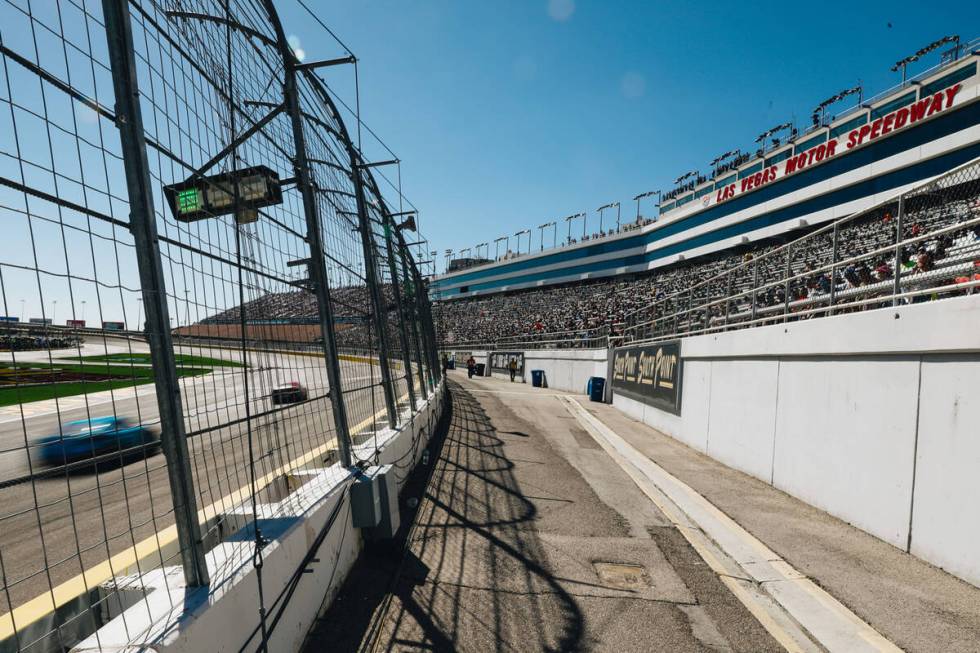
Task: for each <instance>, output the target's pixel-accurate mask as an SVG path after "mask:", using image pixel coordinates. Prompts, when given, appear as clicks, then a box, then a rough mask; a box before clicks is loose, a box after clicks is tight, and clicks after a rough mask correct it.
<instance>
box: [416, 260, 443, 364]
mask: <svg viewBox="0 0 980 653" xmlns="http://www.w3.org/2000/svg"><path fill="white" fill-rule="evenodd" d="M410 267H411V271H412V277H413V278H414V280H415V297H416V301H417V302H418V307H419V317H420V318H421V320H422V327H423V328H422V334H423V337H424V339H427V340H428V345H427V346H426V348H425V349H426V355H427V356H428V357H429V369H430V370H431V373H432V376H433V377H434V378H435V379H436V382H438V381H439V379H441V378H442V369H441V368H440V367H439V352H438V350H437V341H436V334H435V326H434V323H433V321H432V311H430V310H429V297H428V295H427V294H426V291H425V284H423V283H422V277H421V276H419V273H418V270H417V269H416V268H415V262H414V261H412V262H411V266H410Z"/></svg>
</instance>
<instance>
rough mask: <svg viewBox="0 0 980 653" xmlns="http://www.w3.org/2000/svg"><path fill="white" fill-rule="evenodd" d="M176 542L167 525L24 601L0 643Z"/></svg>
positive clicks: (0, 629)
mask: <svg viewBox="0 0 980 653" xmlns="http://www.w3.org/2000/svg"><path fill="white" fill-rule="evenodd" d="M407 396H408V394H407V393H406V394H405V395H403V396H402V397H401V398H400V399H399V401H402V400H403V399H405V398H406V397H407ZM385 412H386V411H385V410H379V411H378V412H377V413H375V414H374V415H372V416H371V417H368V418H366V419H364V420H363V421H361V422H359V423H358V424H357V425H355V426H354V428H352V429H351V433H352V434H359V433H361V431H363V430H364V429H365V428H366V427H367V426H368V425H369V424H370V423H372V422H374V421H375V420H376V419H377V418H378V417H380V416H382V415H384V413H385ZM331 448H332V447H330V446H329V445H326V444H324V445H320V446H319V447H316V448H315V449H313V450H312V451H310V452H308V453H306V454H303V455H302V456H299V457H297V458H295V459H293V460H291V461H289V462H288V463H286V464H285V465H282V466H281V467H279V468H278V469H276V470H274V471H272V472H269V473H268V474H266V475H265V476H263V477H262V478H259V479H256V480H255V489H256V492H259V491H261V490H262V489H264V488H265V487H266V486H268V485H269V484H270V483H272V481H274V480H275V479H276V478H278V477H279V476H280V475H282V474H285V473H288V472H290V471H292V470H294V469H297V468H298V467H301V466H303V465H306V464H307V463H309V462H311V461H313V460H315V459H316V458H318V457H320V456H322V455H323V454H325V453H326V452H327V451H329V450H330V449H331ZM251 494H252V492H251V487H250V485H246V486H244V487H241V488H239V489H237V490H235V491H234V492H231V493H229V494H227V495H225V496H223V497H221V499H219V500H217V501H215V502H214V503H212V504H210V505H208V506H207V507H205V508H203V509H201V510H199V511H198V512H197V519H198V522H200V523H202V524H204V523H207V521H208V520H209V519H210V518H211V517H214V516H215V515H218V514H220V513H222V512H224V510H225V509H226V508H227V507H229V506H237V505H239V504H240V503H242V502H243V501H244V500H245V499H248V498H249V497H251ZM176 541H177V527H176V526H168V527H167V528H165V529H163V530H162V531H158V532H156V533H154V534H153V535H150V536H149V537H147V538H146V539H144V540H142V541H140V542H137V543H136V544H135V545H133V546H132V547H129V548H127V549H124V550H123V551H120V552H119V553H117V554H115V555H113V556H112V557H110V558H109V559H108V560H104V561H103V562H100V563H98V564H97V565H95V566H94V567H92V568H90V569H87V570H84V571H82V573H80V574H78V575H77V576H75V577H73V578H70V579H69V580H66V581H65V582H63V583H61V584H59V585H57V586H55V587H54V588H52V589H51V591H50V592H45V593H43V594H40V595H38V596H36V597H34V598H33V599H31V600H30V601H27V602H26V603H23V604H21V605H19V606H18V607H16V608H14V609H13V610H12V611H11V612H8V613H6V614H4V615H0V641H2V640H4V639H7V638H8V637H12V636H13V635H14V632H15V631H14V624H16V625H17V628H18V629H23V628H25V627H26V626H28V625H30V624H32V623H34V622H36V621H39V620H40V619H43V618H44V617H45V616H47V615H48V614H50V613H51V612H53V611H54V610H56V609H58V608H59V607H61V606H62V605H65V604H66V603H69V602H70V601H73V600H75V599H76V598H78V597H79V596H81V595H82V594H84V593H85V592H87V591H89V590H90V589H92V588H95V587H98V586H99V585H101V584H102V583H104V582H105V581H107V580H109V579H110V578H112V577H113V576H116V575H120V574H126V573H129V570H130V569H132V568H134V567H136V565H137V564H138V563H140V562H142V561H144V560H146V559H147V558H149V557H150V556H152V555H153V554H155V553H156V552H158V551H160V550H161V549H162V548H163V547H165V546H168V545H170V544H172V543H174V542H176Z"/></svg>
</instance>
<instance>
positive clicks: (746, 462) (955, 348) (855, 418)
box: [613, 296, 980, 585]
mask: <svg viewBox="0 0 980 653" xmlns="http://www.w3.org/2000/svg"><path fill="white" fill-rule="evenodd" d="M682 355H683V358H684V387H683V396H682V403H681V415H680V416H676V415H672V414H670V413H666V412H664V411H661V410H658V409H656V408H652V407H649V406H645V405H643V404H641V403H639V402H636V401H633V400H630V399H628V398H625V397H620V396H617V397H614V400H613V402H614V404H615V405H616V406H617V407H618V408H620V409H622V410H623V411H624V412H626V413H627V414H629V415H631V416H633V417H635V418H636V419H638V420H641V421H643V422H645V423H647V424H649V425H650V426H652V427H654V428H656V429H658V430H660V431H663V432H664V433H666V434H668V435H671V436H673V437H675V438H677V439H679V440H681V441H683V442H685V443H686V444H688V445H689V446H691V447H692V448H695V449H697V450H699V451H702V452H704V453H706V454H708V455H710V456H712V457H713V458H715V459H717V460H719V461H721V462H723V463H725V464H727V465H729V466H731V467H734V468H736V469H739V470H742V471H744V472H746V473H747V474H751V475H752V476H755V477H756V478H759V479H761V480H763V481H765V482H767V483H771V484H772V485H774V486H775V487H777V488H779V489H781V490H784V491H786V492H788V493H789V494H792V495H793V496H796V497H798V498H800V499H802V500H804V501H806V502H807V503H810V504H812V505H814V506H816V507H818V508H821V509H823V510H826V511H827V512H829V513H831V514H833V515H835V516H837V517H839V518H841V519H843V520H845V521H847V522H850V523H852V524H854V525H855V526H857V527H858V528H861V529H862V530H865V531H867V532H868V533H871V534H872V535H875V536H877V537H879V538H881V539H883V540H885V541H886V542H889V543H891V544H893V545H895V546H896V547H899V548H901V549H903V550H906V551H909V552H911V553H912V554H914V555H916V556H919V557H921V558H923V559H924V560H927V561H928V562H931V563H932V564H935V565H937V566H939V567H942V568H943V569H946V570H947V571H949V572H950V573H952V574H954V575H956V576H959V577H960V578H963V579H964V580H967V581H968V582H971V583H973V584H975V585H980V546H978V545H977V542H980V510H976V509H975V508H974V506H975V504H976V499H977V497H980V473H978V470H980V296H973V297H961V298H956V299H950V300H945V301H942V302H935V303H926V304H917V305H914V306H903V307H899V308H897V309H891V310H877V311H865V312H861V313H852V314H846V315H841V316H837V317H832V318H825V319H819V320H808V321H801V322H792V323H788V324H785V325H783V324H780V325H773V326H767V327H760V328H756V329H750V330H743V331H734V332H731V333H725V334H712V335H705V336H698V337H693V338H687V339H685V340H684V342H683V344H682Z"/></svg>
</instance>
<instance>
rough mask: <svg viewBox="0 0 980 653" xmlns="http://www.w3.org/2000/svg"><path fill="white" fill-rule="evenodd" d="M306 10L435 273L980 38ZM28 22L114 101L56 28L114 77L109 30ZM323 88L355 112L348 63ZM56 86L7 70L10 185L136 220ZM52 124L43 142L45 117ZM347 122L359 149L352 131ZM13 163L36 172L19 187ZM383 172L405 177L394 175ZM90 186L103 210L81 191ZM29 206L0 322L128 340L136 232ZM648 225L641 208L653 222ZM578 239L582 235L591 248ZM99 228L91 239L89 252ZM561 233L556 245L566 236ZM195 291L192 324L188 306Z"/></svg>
mask: <svg viewBox="0 0 980 653" xmlns="http://www.w3.org/2000/svg"><path fill="white" fill-rule="evenodd" d="M306 2H307V4H308V5H309V6H310V7H311V8H312V9H313V10H314V11H315V12H316V13H317V16H318V17H319V18H321V19H322V20H323V21H324V22H325V23H326V24H327V25H328V26H329V27H330V28H331V29H332V30H333V31H334V32H335V33H336V34H337V35H338V36H339V37H340V38H341V39H342V40H343V41H344V42H345V43H346V44H347V45H348V46H349V47H350V48H351V50H352V51H353V52H354V53H355V54H356V55H357V56H358V58H359V60H360V63H359V66H358V70H359V76H360V90H361V107H362V116H363V118H364V120H365V122H366V123H367V124H368V125H369V126H370V127H371V128H372V129H374V130H375V131H376V132H377V133H378V134H380V135H381V136H382V137H383V138H384V139H385V141H386V142H387V143H388V144H389V145H390V146H391V148H392V149H393V150H394V151H395V152H396V153H397V156H399V157H400V158H401V159H402V161H403V165H402V180H403V184H404V190H405V193H406V195H407V196H408V197H409V198H410V200H411V201H412V202H413V203H414V205H415V206H416V207H418V208H419V209H421V211H422V213H421V215H422V218H421V227H422V231H423V233H424V235H425V236H427V237H428V238H429V239H430V242H431V249H434V250H437V251H438V252H439V255H438V257H437V259H438V264H439V269H440V270H441V269H442V266H443V263H444V257H443V255H442V252H443V251H444V250H445V249H446V248H452V249H454V250H457V251H459V250H460V249H462V248H465V247H472V246H473V245H475V244H477V243H480V242H485V241H490V242H492V241H493V239H495V238H497V237H498V236H502V235H509V236H511V237H512V239H511V249H515V248H516V239H514V238H513V234H514V233H515V232H517V231H519V230H523V229H525V228H531V229H532V230H533V234H532V235H533V245H532V246H533V248H535V249H537V248H538V244H539V240H538V239H539V232H538V230H537V229H536V226H537V225H539V224H541V223H544V222H549V221H552V220H556V219H559V220H560V219H561V218H562V217H563V216H566V215H569V214H573V213H580V212H583V211H587V212H588V214H589V218H590V223H589V225H588V226H589V231H590V232H592V231H595V230H597V229H598V221H597V218H596V214H595V209H596V207H598V206H600V205H602V204H606V203H608V202H614V201H620V202H622V206H623V214H624V216H629V217H631V216H633V215H634V212H635V205H634V203H633V202H632V199H631V198H632V197H633V196H634V195H636V194H637V193H639V192H643V191H647V190H651V189H664V190H668V189H669V188H670V184H671V181H672V180H673V179H675V178H676V177H677V176H678V175H680V174H682V173H684V172H687V171H689V170H692V169H695V168H698V169H700V170H702V171H707V169H708V162H709V161H710V160H711V159H712V158H714V157H715V156H716V155H718V154H720V153H722V152H725V151H727V150H731V149H734V148H736V147H738V148H742V149H743V150H748V149H750V148H751V147H752V143H753V140H754V138H755V136H756V135H757V134H759V133H760V132H762V131H764V130H766V129H768V128H769V127H772V126H774V125H776V124H778V123H782V122H785V121H787V120H795V121H796V123H797V125H799V126H803V125H805V124H806V122H807V120H808V116H809V115H810V113H811V111H812V109H813V107H814V106H815V105H816V104H817V103H818V102H820V101H821V100H822V99H824V98H826V97H828V96H830V95H832V94H834V93H836V92H837V91H840V90H841V89H844V88H847V87H850V86H853V85H855V84H857V83H859V82H861V83H863V84H864V86H865V88H866V89H867V92H868V94H874V93H877V92H880V91H882V90H885V89H887V88H889V87H890V86H892V85H894V84H895V83H897V82H898V81H899V76H898V75H897V74H896V73H892V72H890V71H889V68H890V67H891V65H892V63H893V62H895V61H896V60H898V59H900V58H902V57H903V56H905V55H907V54H909V53H911V52H914V51H915V50H917V49H918V48H920V47H921V46H923V45H925V44H927V43H930V42H932V41H933V40H935V39H938V38H940V37H942V36H944V35H946V34H950V33H959V34H960V35H961V36H962V37H963V38H964V40H969V39H972V38H974V37H977V36H980V29H976V28H975V27H974V26H977V27H980V20H978V19H980V5H977V4H976V3H972V4H971V3H960V4H959V5H957V4H955V3H940V4H937V5H933V6H930V7H929V8H928V11H926V10H924V9H923V6H922V5H921V4H902V3H900V2H891V3H878V4H868V3H848V4H844V3H838V4H836V5H834V4H826V3H825V4H822V5H820V7H819V10H817V9H816V6H815V5H812V6H803V5H799V4H789V5H785V4H776V3H770V4H766V3H759V2H754V3H741V4H712V3H703V2H702V3H697V4H694V3H676V4H668V3H652V2H625V1H614V0H605V1H599V0H494V1H492V2H476V1H475V0H306ZM96 5H97V3H96ZM96 5H93V6H96ZM276 5H277V7H279V11H280V15H281V18H282V21H283V24H284V28H285V30H286V33H287V34H289V35H291V39H292V41H293V42H294V43H295V46H294V47H298V48H301V49H303V50H304V51H305V57H306V59H307V60H314V59H326V58H333V57H337V56H341V55H343V54H344V50H343V48H342V46H341V45H340V44H338V43H337V42H336V41H335V40H334V39H333V38H332V37H331V36H330V35H329V34H327V33H326V32H325V31H324V29H323V28H322V27H320V26H319V25H317V23H316V21H314V20H312V19H311V17H310V16H309V15H308V14H307V13H306V11H305V10H304V9H303V7H302V6H301V5H300V3H299V0H277V2H276ZM18 6H20V5H19V4H17V3H14V4H9V3H7V4H3V3H0V40H2V41H3V43H4V45H5V47H9V48H11V49H12V50H14V51H15V52H19V53H21V54H22V55H23V56H26V57H27V58H28V59H31V60H33V59H34V58H35V56H36V57H37V58H38V60H39V61H40V63H41V65H42V66H44V67H45V69H46V70H48V71H49V72H50V73H51V74H53V75H55V76H56V77H58V78H61V79H70V80H71V83H72V84H73V85H74V86H75V87H76V88H77V89H79V91H80V92H82V93H83V94H86V95H88V96H89V97H94V98H95V99H96V100H98V101H100V102H103V103H104V104H106V105H107V106H109V105H111V103H112V99H111V87H112V85H111V79H110V78H109V73H108V72H107V70H105V69H104V68H102V67H98V66H87V65H85V64H86V59H85V57H84V56H78V53H77V52H76V51H75V50H71V57H70V59H71V63H70V65H69V63H68V62H66V56H67V53H68V51H67V50H66V49H65V48H64V47H63V46H62V43H61V40H60V39H59V38H57V37H56V36H55V35H54V34H55V32H52V31H51V26H55V25H62V26H63V27H62V28H60V29H63V30H64V31H66V32H67V33H68V35H69V37H70V38H72V39H73V43H75V44H76V46H75V47H79V46H78V45H77V44H82V45H81V47H82V48H83V50H84V48H85V47H90V48H92V50H93V52H94V53H95V56H96V58H97V59H98V60H105V54H104V49H105V44H104V41H103V36H102V34H101V28H100V27H99V25H98V24H97V23H94V22H92V21H88V22H86V21H81V20H79V17H80V16H79V9H78V7H80V6H81V5H79V3H75V2H69V1H68V0H62V1H61V2H60V3H54V2H37V3H33V4H32V5H31V6H32V14H33V16H34V18H35V21H33V22H32V21H29V20H28V19H27V17H26V13H24V12H22V11H19V10H17V9H16V7H18ZM56 9H60V11H58V12H56V11H55V10H56ZM62 14H65V15H62ZM32 25H33V27H32ZM40 25H44V26H47V29H45V28H41V27H39V26H40ZM974 30H975V31H974ZM86 43H87V44H88V45H87V46H86V45H85V44H86ZM35 53H37V54H35ZM937 61H938V55H937V54H932V55H929V56H928V57H927V58H926V59H925V60H924V61H923V62H920V63H919V64H917V65H916V66H915V67H914V68H913V70H912V71H911V72H913V73H914V72H917V71H918V70H922V69H924V68H925V67H927V66H931V65H933V64H934V63H936V62H937ZM8 64H9V62H8ZM321 74H322V75H323V77H324V78H325V79H326V80H327V81H328V82H329V84H330V85H331V87H332V88H333V89H334V90H335V91H336V93H337V94H338V95H339V96H340V97H341V98H342V99H343V100H344V101H345V102H347V103H349V104H350V105H352V106H353V104H354V89H353V81H354V69H353V67H351V66H339V67H332V68H327V69H323V70H322V71H321ZM144 82H145V80H144ZM41 88H42V86H41V85H40V84H39V82H38V79H37V78H36V77H35V76H34V75H33V74H31V73H28V72H27V71H26V69H23V68H22V67H21V66H19V65H7V66H5V67H3V68H0V176H2V177H5V178H10V179H14V180H19V179H21V178H22V177H23V178H24V179H25V181H26V183H27V184H28V185H33V186H35V187H37V188H42V189H46V190H47V191H48V192H52V193H57V194H58V195H59V196H61V197H63V198H66V199H69V200H72V201H75V202H77V203H87V204H88V205H89V206H90V208H93V209H95V210H97V211H101V212H106V213H112V214H113V215H115V216H117V217H122V218H124V217H125V215H126V211H127V207H126V206H125V202H124V201H123V197H124V196H125V178H124V175H123V172H122V165H121V163H120V161H119V160H118V158H115V157H114V156H109V157H103V156H102V155H101V154H100V149H99V146H98V144H99V143H101V142H103V139H104V140H105V143H106V144H107V145H106V148H107V149H108V150H109V151H115V150H116V149H118V142H117V141H116V138H117V135H116V134H115V133H114V132H115V128H114V127H113V126H112V125H111V124H110V123H109V122H108V121H106V120H105V119H101V120H100V119H99V118H98V116H97V115H96V114H95V113H94V112H93V111H92V110H90V109H87V108H85V107H84V106H83V105H81V104H77V105H72V104H71V103H70V102H68V101H67V96H65V95H64V94H63V93H60V92H51V89H48V92H47V93H45V94H42V93H41ZM147 88H149V87H147ZM145 90H146V89H144V91H145ZM11 96H12V97H13V98H14V100H15V102H14V104H16V105H17V108H16V109H15V110H11V101H10V97H11ZM168 106H169V105H168ZM840 108H841V109H843V108H846V107H840ZM44 114H50V119H51V124H50V125H48V124H46V123H45V121H44V120H42V119H41V118H40V117H38V116H40V115H44ZM346 118H347V120H348V123H349V125H350V126H351V132H352V133H356V129H355V128H354V121H353V117H352V116H347V117H346ZM74 132H77V133H78V134H80V135H81V136H83V137H84V139H85V142H86V144H85V145H84V146H81V149H80V150H79V151H78V153H77V154H74V152H75V151H76V146H78V143H76V141H75V139H73V138H68V139H66V138H65V134H72V133H74ZM364 150H365V153H366V156H367V157H368V158H369V159H371V160H380V159H388V158H390V155H389V154H388V153H386V152H384V151H383V150H382V149H381V148H380V147H379V146H378V145H377V144H376V143H373V142H372V141H371V140H370V139H367V138H366V140H365V142H364ZM17 151H20V152H22V155H21V156H22V158H24V159H25V160H26V161H28V162H29V165H27V166H26V167H25V168H24V169H23V170H21V166H20V165H19V164H18V156H17V155H16V154H15V153H16V152H17ZM52 167H54V168H56V169H57V170H58V172H59V175H61V177H60V181H59V183H58V185H57V188H56V187H55V185H54V184H53V182H52V177H51V175H50V174H49V173H48V172H47V171H48V170H49V169H50V168H52ZM382 171H383V172H384V173H385V174H388V175H389V176H391V178H392V179H394V178H395V175H394V173H395V170H393V169H392V168H384V169H379V172H382ZM82 178H84V179H85V182H86V184H87V185H89V186H91V187H92V188H94V189H95V191H94V192H91V193H86V192H85V191H84V189H83V187H82V186H81V185H80V184H79V183H76V182H77V181H78V180H80V179H82ZM104 186H107V187H108V192H110V193H111V194H112V196H113V198H114V199H112V200H109V199H108V197H109V195H107V194H106V192H104V191H105V188H103V187H104ZM158 199H159V198H158ZM23 205H24V196H23V195H22V194H21V193H19V192H18V191H15V190H13V189H11V188H8V187H6V186H2V185H0V218H2V220H3V225H4V231H3V239H4V242H5V243H6V246H5V247H4V248H3V249H2V250H0V254H2V256H0V314H6V315H19V316H21V317H22V318H28V317H38V316H41V315H42V312H43V314H44V315H45V316H46V317H49V318H50V317H54V318H55V319H56V321H57V322H58V323H61V324H63V323H64V320H65V319H67V318H69V317H73V316H74V317H76V318H81V317H82V316H84V317H86V318H87V319H88V320H89V321H91V322H98V321H99V320H120V319H125V320H126V321H127V322H129V323H130V325H131V326H135V325H136V323H137V322H138V319H137V317H138V316H139V315H140V312H141V309H140V307H139V305H138V301H137V300H138V298H139V297H140V291H139V287H138V280H137V279H138V277H137V275H136V269H135V259H134V258H133V252H132V248H131V246H130V245H131V243H129V241H130V240H131V239H130V238H129V236H128V234H124V233H123V232H120V233H119V234H117V233H115V232H114V231H113V229H118V227H112V226H111V225H108V224H106V223H102V222H99V221H95V222H93V223H92V224H87V223H86V221H85V220H84V219H83V218H81V217H80V214H79V215H74V214H73V213H72V212H70V211H69V213H70V214H71V216H70V218H69V219H68V223H69V227H68V230H67V231H66V230H65V228H63V226H62V225H61V224H59V221H58V218H57V216H58V215H60V214H59V213H58V211H57V210H55V208H54V207H53V205H52V206H48V205H46V203H45V202H44V201H43V200H41V199H39V198H32V199H31V201H30V205H31V207H32V210H33V211H35V217H34V218H33V219H31V220H28V219H26V218H25V216H24V214H23ZM652 212H653V207H652V205H651V202H650V201H649V200H648V201H647V204H646V206H644V213H645V214H647V215H650V214H651V213H652ZM38 214H40V215H41V216H42V217H38ZM45 218H46V219H45ZM610 218H611V216H610V214H607V219H610ZM607 224H608V223H607ZM563 226H564V225H562V227H563ZM581 228H582V226H581V224H580V223H579V224H576V225H575V231H576V233H579V234H580V233H581ZM89 229H91V230H92V231H93V232H94V233H96V234H97V236H96V237H95V238H83V237H82V236H81V235H80V234H81V233H83V232H85V231H86V230H89ZM564 233H565V230H564V228H561V227H560V228H559V238H561V237H563V235H564ZM117 241H118V243H122V245H120V247H121V249H120V247H117V246H116V245H117ZM526 247H527V241H526V239H522V249H523V248H526ZM66 251H67V255H66ZM491 251H493V247H492V246H491ZM119 252H121V254H120V253H119ZM117 258H118V259H119V260H120V261H121V262H120V263H119V266H118V268H119V269H118V270H117V269H116V264H115V261H116V260H117ZM180 267H181V265H180V264H179V263H178V264H176V265H171V266H170V267H168V270H171V269H179V268H180ZM187 267H188V266H186V265H185V266H184V268H185V269H184V272H186V271H187ZM198 267H200V266H198ZM35 269H38V270H40V271H41V273H40V274H35V272H34V271H35ZM191 271H192V272H196V273H198V274H197V275H196V276H194V275H192V276H191V278H186V275H184V274H180V275H177V274H176V273H174V272H171V273H170V274H171V276H174V278H173V279H170V280H169V281H168V284H169V290H170V293H171V295H172V296H176V297H177V299H176V300H172V303H173V306H172V307H171V313H172V316H173V317H174V319H175V322H176V323H182V322H184V321H186V319H187V317H188V316H190V319H192V320H197V319H201V318H203V317H207V316H208V315H210V314H211V313H213V312H215V308H216V307H215V306H213V304H215V303H220V304H221V305H220V306H219V307H218V308H227V307H228V306H226V305H225V304H226V303H228V302H233V301H235V300H236V295H235V294H234V293H231V294H229V293H228V292H225V291H227V288H225V289H223V291H222V293H218V292H216V291H214V290H212V289H209V288H208V287H207V286H208V280H207V278H206V274H205V271H204V270H203V269H200V270H195V269H191ZM178 276H179V277H180V278H177V277H178ZM96 280H98V282H99V284H98V285H97V284H96ZM223 281H226V282H227V281H229V280H228V279H224V280H223ZM202 284H203V285H202ZM212 285H213V284H212ZM100 287H101V290H97V289H98V288H100ZM185 288H187V289H189V292H190V298H191V302H190V303H191V305H192V306H193V309H194V310H191V311H189V310H188V306H187V303H185V302H184V301H182V299H183V298H184V297H185V296H186V295H185V293H184V289H185ZM42 300H43V301H42ZM56 302H57V305H56ZM42 304H43V308H42ZM86 311H87V312H86Z"/></svg>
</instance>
